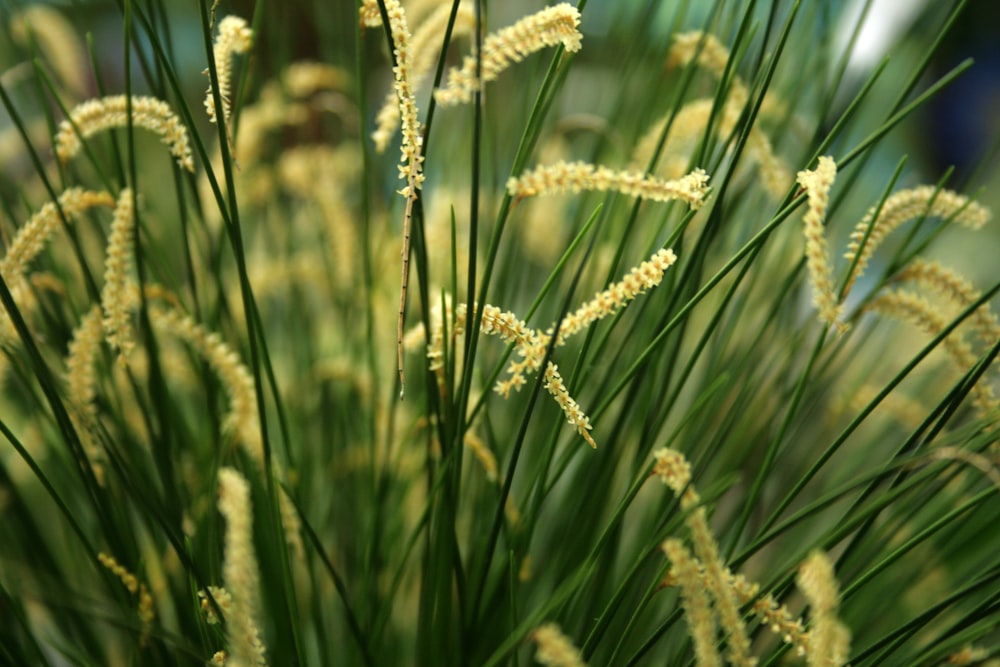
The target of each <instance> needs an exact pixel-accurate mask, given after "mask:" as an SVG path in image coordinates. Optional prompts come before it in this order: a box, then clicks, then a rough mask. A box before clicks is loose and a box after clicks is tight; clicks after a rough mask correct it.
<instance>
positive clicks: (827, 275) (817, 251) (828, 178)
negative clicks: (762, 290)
mask: <svg viewBox="0 0 1000 667" xmlns="http://www.w3.org/2000/svg"><path fill="white" fill-rule="evenodd" d="M836 176H837V165H836V163H835V162H834V161H833V158H831V157H828V156H823V157H821V158H820V159H819V166H817V167H816V169H815V170H813V171H809V170H806V171H800V172H799V174H798V179H797V180H798V183H799V185H801V186H802V187H803V188H805V191H806V195H807V197H808V200H809V208H808V209H807V210H806V214H805V216H804V217H803V219H802V221H803V223H804V227H803V232H804V233H805V237H806V266H807V267H808V269H809V278H810V281H811V282H812V293H813V304H814V305H815V306H816V308H817V310H818V311H819V319H820V322H823V323H824V324H826V325H828V326H834V327H836V328H837V329H838V330H839V331H844V330H846V328H847V325H846V324H844V322H843V307H842V306H841V305H840V304H839V303H838V300H837V295H836V294H835V293H834V289H833V277H832V268H831V266H830V253H829V251H828V250H827V243H826V236H825V234H824V232H823V218H824V217H825V216H826V207H827V205H828V204H829V201H830V187H831V186H832V185H833V181H834V179H835V178H836Z"/></svg>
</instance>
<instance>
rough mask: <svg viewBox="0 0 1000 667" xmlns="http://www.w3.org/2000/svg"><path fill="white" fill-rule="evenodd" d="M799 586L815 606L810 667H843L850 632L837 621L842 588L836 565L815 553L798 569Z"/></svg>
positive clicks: (809, 638)
mask: <svg viewBox="0 0 1000 667" xmlns="http://www.w3.org/2000/svg"><path fill="white" fill-rule="evenodd" d="M796 583H797V584H798V587H799V590H801V591H802V594H803V595H804V596H805V598H806V600H808V601H809V604H810V606H811V607H812V620H811V624H810V625H811V627H810V628H809V632H808V634H807V639H806V645H807V646H808V648H807V651H806V661H807V663H808V664H809V665H810V667H840V666H841V665H844V664H845V663H846V662H847V658H848V655H849V653H850V646H851V632H850V630H848V629H847V626H845V625H844V624H843V623H841V622H840V620H839V619H838V618H837V607H838V605H839V603H840V587H839V586H838V585H837V579H836V577H835V576H834V571H833V563H831V562H830V558H829V556H827V555H826V554H825V553H823V552H821V551H814V552H812V553H811V554H810V555H809V557H808V558H807V559H806V561H805V562H804V563H802V566H801V567H800V568H799V573H798V576H797V577H796Z"/></svg>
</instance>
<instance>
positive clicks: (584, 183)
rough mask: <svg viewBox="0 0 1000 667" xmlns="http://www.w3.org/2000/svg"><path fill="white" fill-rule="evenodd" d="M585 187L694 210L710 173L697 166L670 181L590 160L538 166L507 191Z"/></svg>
mask: <svg viewBox="0 0 1000 667" xmlns="http://www.w3.org/2000/svg"><path fill="white" fill-rule="evenodd" d="M584 190H596V191H598V192H607V191H609V190H613V191H616V192H620V193H622V194H624V195H627V196H629V197H637V198H639V199H649V200H652V201H661V202H663V201H671V200H675V199H679V200H681V201H684V202H687V204H688V206H690V207H691V208H692V209H698V208H701V206H702V204H704V203H705V197H706V195H707V194H708V174H706V173H705V172H704V170H702V169H695V170H694V171H693V172H691V173H690V174H688V175H687V176H684V177H682V178H679V179H676V180H669V181H667V180H662V179H658V178H655V177H652V176H645V175H644V174H642V173H641V172H637V171H614V170H612V169H608V168H607V167H599V166H594V165H592V164H587V163H586V162H557V163H555V164H552V165H544V166H540V167H536V168H535V169H534V170H531V171H528V172H526V173H524V174H522V175H521V176H520V177H518V178H511V179H510V180H509V181H507V192H508V193H510V195H511V196H513V197H518V198H524V197H537V196H541V195H548V194H553V193H559V192H574V193H577V192H581V191H584Z"/></svg>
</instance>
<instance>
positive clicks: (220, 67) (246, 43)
mask: <svg viewBox="0 0 1000 667" xmlns="http://www.w3.org/2000/svg"><path fill="white" fill-rule="evenodd" d="M252 45H253V31H252V30H250V26H248V25H247V22H246V21H245V20H243V19H242V18H240V17H239V16H226V17H225V18H223V19H222V20H221V21H219V34H218V35H216V37H215V44H213V45H212V53H213V59H214V60H215V74H216V77H217V78H218V81H219V98H220V99H221V100H222V118H223V119H224V120H226V121H228V120H229V114H230V111H231V105H230V101H229V95H230V92H231V88H232V74H233V56H234V55H235V54H238V53H246V52H247V51H249V50H250V47H251V46H252ZM205 73H206V74H207V73H208V70H205ZM205 111H207V112H208V118H209V120H211V121H212V122H213V123H215V122H217V120H218V117H217V114H216V109H215V97H214V96H213V95H212V86H209V87H208V90H206V91H205Z"/></svg>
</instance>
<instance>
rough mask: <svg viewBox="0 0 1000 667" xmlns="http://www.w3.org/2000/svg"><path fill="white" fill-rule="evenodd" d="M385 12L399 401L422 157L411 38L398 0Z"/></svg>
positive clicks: (389, 1)
mask: <svg viewBox="0 0 1000 667" xmlns="http://www.w3.org/2000/svg"><path fill="white" fill-rule="evenodd" d="M385 10H386V15H387V16H388V17H389V34H390V35H391V36H392V52H393V55H394V57H395V60H396V65H395V67H393V68H392V74H393V79H394V87H395V91H396V97H397V101H398V103H399V117H400V125H401V127H402V133H403V142H402V145H401V147H400V153H401V154H400V160H399V162H400V164H399V165H397V168H398V169H399V177H400V178H401V179H402V180H404V181H406V185H405V186H404V187H403V189H401V190H400V191H399V194H401V195H402V196H403V197H405V198H406V210H405V213H404V214H403V250H402V270H401V274H402V275H401V278H400V283H401V284H400V289H399V312H398V314H397V318H396V370H397V372H398V373H399V397H400V398H402V397H403V392H404V390H405V387H406V377H405V375H404V373H403V326H404V322H403V318H404V313H405V312H406V290H407V285H408V283H409V279H410V221H411V219H412V217H413V204H414V202H416V200H417V191H418V190H420V188H421V185H422V184H423V182H424V174H423V163H424V156H423V154H422V153H423V137H422V136H421V134H420V132H421V130H420V120H419V118H418V112H417V101H416V97H415V96H414V91H413V84H412V83H411V81H410V77H411V76H412V72H411V68H412V67H413V53H412V48H411V44H412V42H413V36H412V35H411V34H410V28H409V27H408V26H407V23H406V12H405V11H404V10H403V6H402V5H401V4H400V3H399V0H385Z"/></svg>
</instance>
